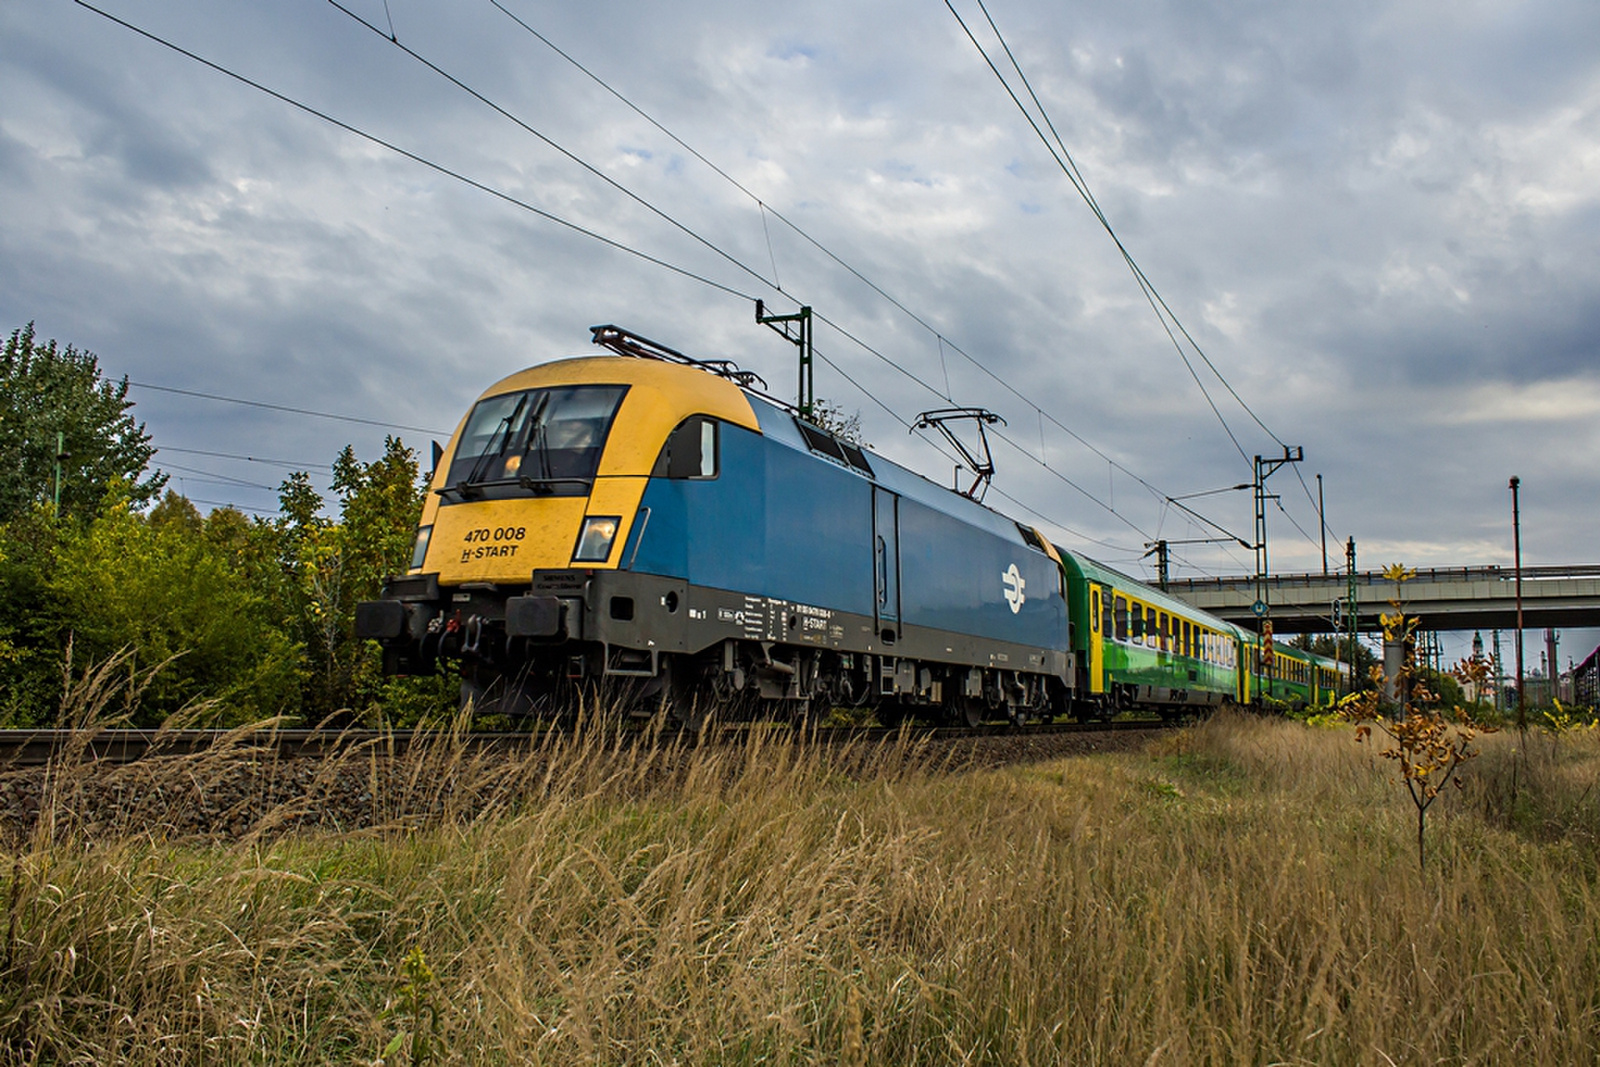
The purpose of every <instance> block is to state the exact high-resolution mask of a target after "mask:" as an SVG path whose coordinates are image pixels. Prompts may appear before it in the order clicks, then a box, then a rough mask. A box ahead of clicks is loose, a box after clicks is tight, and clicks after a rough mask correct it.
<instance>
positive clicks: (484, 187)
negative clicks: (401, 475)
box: [75, 0, 1161, 533]
mask: <svg viewBox="0 0 1600 1067" xmlns="http://www.w3.org/2000/svg"><path fill="white" fill-rule="evenodd" d="M75 3H77V4H78V6H81V7H83V8H85V9H86V10H89V11H91V12H93V13H95V14H97V15H100V16H101V17H102V18H105V19H107V20H108V21H111V22H113V23H115V24H117V25H120V26H123V27H124V28H126V29H128V30H130V31H132V32H134V33H137V34H139V35H140V36H142V37H144V38H146V39H148V40H150V41H152V42H153V43H156V44H159V45H161V46H163V47H165V48H168V49H170V50H172V51H174V52H176V53H178V54H180V55H182V56H184V57H185V58H188V59H191V60H193V61H195V62H197V63H200V64H201V65H203V66H206V67H207V68H209V69H212V70H214V71H216V72H218V73H220V74H223V75H224V76H227V77H229V78H231V79H233V80H235V81H238V82H240V83H241V84H244V85H247V86H249V87H250V88H254V89H256V90H257V91H259V92H262V93H264V94H266V95H268V96H271V97H273V98H274V99H277V100H279V101H281V102H283V103H285V104H288V105H289V106H291V107H294V108H296V109H297V110H300V111H302V112H304V113H306V114H309V115H311V116H313V117H315V118H318V119H320V120H322V121H324V122H327V123H329V124H331V125H333V126H335V127H337V128H339V129H342V130H344V131H346V132H348V133H351V134H353V135H355V136H357V137H360V138H362V139H364V140H366V141H368V142H370V143H373V144H375V145H378V146H379V147H381V148H384V149H386V150H388V151H391V152H393V153H395V154H397V155H400V156H402V157H404V158H407V159H409V160H412V161H413V162H416V163H418V164H419V165H422V166H424V167H427V168H429V169H431V170H434V171H435V172H437V173H440V174H442V175H444V176H446V177H449V178H451V179H453V180H456V181H459V182H461V183H463V184H465V185H467V186H469V187H471V188H475V189H478V190H479V191H482V192H485V193H488V194H490V195H491V196H494V197H496V198H497V199H500V200H502V201H504V202H507V203H509V204H511V205H512V206H515V207H518V208H521V209H523V210H525V211H528V212H530V213H532V214H534V215H536V216H538V217H540V218H543V219H546V220H547V221H551V222H554V223H556V224H558V225H560V226H563V227H565V228H568V229H570V230H573V231H574V232H577V233H579V234H581V235H583V236H587V237H590V238H592V239H594V240H597V241H599V242H600V243H603V244H605V245H607V246H609V247H612V248H614V249H616V250H618V251H622V252H625V253H627V254H630V255H633V256H635V257H637V258H640V259H642V260H644V261H646V262H649V263H652V264H653V265H656V266H660V267H662V268H664V269H666V270H669V271H671V272H673V273H676V274H678V275H680V276H683V277H686V278H689V279H691V280H694V281H698V282H700V283H702V284H704V285H707V286H709V287H711V288H713V289H716V290H718V291H721V292H723V293H726V294H729V295H732V296H736V297H738V298H740V299H742V300H746V301H753V299H754V298H753V296H751V294H749V293H746V292H742V291H740V290H739V289H737V288H735V287H733V286H730V285H727V284H724V283H722V282H719V281H717V280H715V279H712V278H709V277H707V276H705V275H703V274H700V273H698V272H695V271H691V270H688V269H686V268H683V267H680V266H678V265H676V264H674V263H671V262H669V261H667V260H664V259H662V258H660V257H657V256H654V255H651V254H649V253H646V252H643V251H642V250H640V249H638V248H635V247H633V246H631V245H628V244H627V243H625V242H622V241H620V240H617V239H614V238H610V237H608V236H606V235H604V234H601V233H598V232H596V231H594V230H592V229H590V228H588V227H584V226H581V225H579V224H577V223H574V222H571V221H570V220H567V219H564V218H561V217H560V216H557V215H555V214H553V213H551V212H548V211H545V210H543V209H541V208H538V207H537V206H535V205H532V204H530V203H528V202H526V201H524V200H521V199H519V198H517V197H514V196H511V195H510V194H508V193H505V192H504V191H502V190H499V189H496V188H494V187H492V186H490V185H488V184H486V183H484V182H480V181H478V180H476V179H473V178H471V177H469V176H467V175H465V174H463V173H461V172H459V171H456V170H454V169H452V168H450V167H447V166H445V165H443V164H440V163H438V162H436V161H434V160H431V159H429V158H427V157H425V156H422V155H420V154H419V153H416V152H413V151H410V150H408V149H405V148H402V147H400V146H399V145H397V144H394V143H393V142H390V141H388V140H385V139H384V138H381V137H378V136H376V135H374V134H371V133H369V132H367V131H365V130H362V129H360V128H359V127H356V126H354V125H352V124H350V123H347V122H344V121H343V120H340V119H337V118H335V117H333V116H332V115H330V114H328V113H327V112H325V111H322V110H320V109H318V108H315V107H312V106H310V105H308V104H305V103H303V102H301V101H298V100H295V99H294V98H292V97H289V96H287V95H286V94H284V93H281V92H278V91H277V90H274V89H271V88H270V87H268V86H266V85H264V84H262V83H260V82H258V81H256V80H254V79H251V78H249V77H247V76H244V75H242V74H240V73H238V72H235V71H233V70H230V69H229V68H227V67H224V66H222V65H221V64H218V63H216V62H213V61H211V60H209V59H206V58H205V57H203V56H200V55H198V54H196V53H194V52H192V51H190V50H188V49H185V48H183V47H181V46H179V45H177V44H175V43H174V42H171V41H169V40H167V39H165V38H163V37H160V36H159V35H156V34H154V33H151V32H150V31H147V30H145V29H143V28H141V27H139V26H136V25H134V24H132V23H130V22H128V21H127V20H125V19H122V18H119V17H118V16H116V15H113V14H111V13H109V12H107V11H104V10H103V9H101V8H99V7H96V6H95V5H93V4H90V3H88V2H86V0H75ZM334 6H336V7H338V6H339V5H337V4H335V5H334ZM497 6H498V5H497ZM340 10H341V11H345V13H346V14H349V12H348V11H346V9H344V8H342V7H341V8H340ZM351 17H352V18H355V17H356V16H353V15H352V16H351ZM357 21H361V22H362V24H363V25H366V26H367V27H368V28H369V29H375V28H374V27H371V26H370V24H368V23H365V22H364V21H363V20H360V19H357ZM376 32H379V33H380V35H381V31H376ZM402 47H403V46H402ZM408 52H409V50H408ZM418 58H419V59H420V57H418ZM424 62H425V61H424ZM429 65H430V66H432V64H429ZM434 69H437V68H434ZM440 73H441V75H443V76H445V77H449V75H445V74H444V72H443V71H440ZM451 80H452V81H455V82H456V84H458V85H459V84H461V83H460V82H459V81H457V80H456V79H453V78H452V79H451ZM462 88H463V89H466V91H468V92H473V91H472V90H470V89H467V87H466V86H464V85H462ZM473 95H474V96H475V97H477V98H478V99H480V100H483V102H484V103H485V104H488V105H490V106H494V107H495V110H497V111H498V112H500V113H501V114H503V115H505V116H506V117H507V118H511V119H513V120H514V121H517V120H515V119H514V116H511V115H509V113H507V112H505V111H504V109H501V108H499V107H498V106H495V105H493V104H492V102H490V101H488V100H487V99H486V98H483V97H482V96H481V94H477V93H475V92H473ZM519 125H523V126H524V127H525V128H528V129H529V132H531V133H536V131H533V130H532V129H531V127H526V124H523V123H520V121H519ZM546 140H548V139H546ZM557 147H559V146H557ZM563 151H564V150H563ZM564 154H567V155H568V156H569V157H570V158H573V159H574V161H576V162H580V163H581V160H577V159H576V157H573V156H572V155H571V153H564ZM590 169H592V168H590ZM610 184H613V185H616V183H610ZM617 188H619V190H621V187H620V186H617ZM621 191H624V192H627V191H626V190H621ZM628 195H630V196H632V197H633V198H634V199H636V200H639V202H641V203H644V201H643V200H642V198H638V197H637V196H635V195H634V194H631V193H629V194H628ZM646 206H649V205H646ZM651 210H652V211H654V212H655V213H656V214H658V215H660V216H661V217H663V218H664V219H667V220H668V221H672V222H674V225H678V226H679V228H680V229H684V231H685V232H686V233H691V235H692V236H695V237H696V239H697V240H699V241H700V242H701V243H702V244H706V245H707V246H708V247H711V248H712V249H713V250H714V251H716V252H718V254H719V255H721V256H722V257H723V258H724V259H726V260H728V261H729V262H730V263H732V264H733V265H735V266H736V267H737V268H738V269H740V270H741V271H743V272H745V273H747V274H748V275H750V276H751V277H752V278H755V279H756V280H758V281H760V282H761V283H762V284H763V285H766V286H769V287H771V288H773V289H775V290H777V286H776V284H775V281H769V280H767V279H766V278H764V277H763V276H762V275H761V274H760V272H759V271H756V270H754V269H753V268H750V267H748V266H747V265H745V264H743V263H741V262H739V261H738V260H737V259H736V258H735V257H732V256H730V255H729V254H727V253H726V252H723V251H722V250H721V249H717V248H716V247H715V246H714V245H711V244H710V243H709V242H707V241H705V239H704V238H701V237H699V236H698V235H694V234H692V231H689V230H687V229H686V228H684V227H682V226H681V225H679V224H677V223H676V222H675V221H674V220H672V219H671V218H670V216H668V215H666V214H665V213H664V212H660V211H659V210H658V209H655V208H653V207H652V208H651ZM773 214H774V217H779V218H781V216H779V215H778V213H777V212H773ZM784 221H785V222H787V220H784ZM819 247H820V246H819ZM828 254H829V255H830V256H832V254H831V253H828ZM832 258H834V259H835V260H838V257H836V256H833V257H832ZM838 261H839V262H840V263H841V265H844V266H845V267H846V268H847V269H849V270H850V271H851V273H852V274H855V275H857V276H858V277H861V278H862V280H863V281H866V282H867V283H868V284H869V285H871V287H872V288H873V289H874V290H876V291H878V292H880V293H881V294H882V295H884V296H885V297H886V298H888V299H890V301H891V302H892V303H894V304H895V305H896V306H897V307H900V308H901V309H902V310H906V311H907V313H908V314H912V313H910V312H909V310H908V309H905V308H904V305H902V304H900V303H899V302H898V301H895V300H893V298H891V297H888V294H887V293H883V291H882V290H881V289H879V288H878V287H877V286H876V285H873V284H872V283H871V282H870V281H868V280H867V279H865V277H864V276H861V275H860V273H859V272H858V271H855V270H854V269H853V268H849V267H848V264H843V261H842V260H838ZM778 291H780V292H781V290H778ZM785 295H787V294H785ZM912 317H913V318H916V319H917V321H919V322H922V324H923V325H924V326H927V324H926V322H924V321H923V320H921V319H920V318H918V317H917V316H915V315H914V314H913V315H912ZM819 318H821V320H822V321H823V322H825V323H827V324H828V325H829V326H831V327H832V328H834V329H835V330H837V331H838V332H839V333H840V334H841V335H842V336H844V337H846V338H847V339H849V340H851V341H852V343H854V344H856V345H858V346H860V347H862V348H863V349H864V350H866V351H868V352H870V353H871V354H873V355H874V356H876V357H877V358H879V359H880V360H883V361H884V362H885V363H887V364H888V365H889V366H891V367H893V368H894V369H896V370H897V371H899V372H900V373H902V374H904V375H906V376H908V377H910V378H911V379H912V380H914V381H916V382H917V383H918V384H920V385H922V386H923V387H924V388H926V389H928V390H929V391H930V392H932V393H934V394H935V395H938V396H943V397H946V398H947V399H948V390H946V391H945V392H943V393H941V392H940V391H939V390H938V389H937V388H936V387H933V386H931V385H930V384H929V383H927V382H925V381H923V380H922V379H921V378H920V377H918V376H916V375H915V374H914V373H912V372H910V371H908V370H907V369H906V368H905V367H903V366H901V365H900V364H899V363H897V362H895V361H894V360H891V359H889V358H888V357H886V356H885V355H884V354H883V353H881V352H879V351H878V350H877V349H875V348H873V347H872V346H871V345H869V344H867V343H866V342H865V341H863V340H862V339H861V338H859V337H856V336H855V335H854V334H853V333H851V332H850V331H849V330H847V329H845V328H844V327H843V326H842V325H840V324H838V323H835V322H832V321H831V320H828V319H827V318H825V317H822V316H819ZM929 328H930V329H931V327H929ZM934 332H935V334H936V336H939V337H940V338H941V340H942V342H943V343H950V345H951V347H952V348H954V349H955V350H956V351H957V352H958V353H960V354H961V355H963V356H964V357H965V358H967V359H968V360H969V361H970V362H973V363H974V365H977V366H979V367H982V364H980V363H977V361H975V360H973V359H972V357H971V356H970V355H968V354H967V353H966V352H965V351H964V350H962V349H961V348H960V347H959V346H958V345H955V344H954V343H953V342H949V341H948V339H947V338H943V337H942V334H938V333H937V331H934ZM828 362H829V365H830V366H832V367H833V368H834V369H835V370H838V369H839V368H838V365H837V364H836V363H835V362H833V361H828ZM982 369H984V370H985V372H986V373H988V374H989V375H990V376H991V377H993V378H995V380H996V381H998V382H1000V384H1002V385H1004V386H1005V387H1006V388H1008V389H1010V390H1011V391H1012V392H1013V393H1014V394H1015V395H1017V396H1018V397H1019V398H1021V399H1023V400H1024V401H1025V402H1026V403H1028V405H1029V406H1031V407H1034V408H1035V410H1037V411H1039V412H1040V413H1041V416H1042V417H1044V418H1048V419H1049V420H1050V421H1051V422H1052V424H1054V425H1056V426H1058V427H1060V428H1061V429H1063V430H1064V431H1065V432H1067V433H1068V434H1070V435H1071V436H1072V437H1073V438H1074V439H1076V440H1078V441H1079V442H1080V443H1083V444H1084V445H1085V446H1086V447H1089V448H1091V450H1093V451H1095V452H1096V453H1097V454H1099V455H1101V456H1104V453H1101V452H1100V451H1099V450H1098V449H1095V448H1094V446H1092V445H1091V444H1089V443H1088V442H1087V441H1085V440H1084V439H1083V438H1082V437H1081V436H1079V435H1078V434H1077V433H1076V432H1075V431H1072V430H1071V429H1070V428H1068V427H1066V426H1065V425H1064V424H1062V423H1061V422H1060V420H1058V419H1057V418H1055V416H1053V415H1051V414H1049V413H1048V412H1045V411H1043V409H1042V408H1040V407H1039V406H1038V405H1036V404H1033V403H1032V402H1031V401H1027V400H1026V398H1024V397H1022V395H1021V394H1020V393H1018V392H1017V390H1016V389H1015V388H1014V387H1012V386H1010V384H1009V383H1006V382H1004V380H1003V379H1000V378H999V377H998V375H995V374H994V373H993V372H992V371H990V370H989V369H988V368H986V367H983V368H982ZM843 376H844V377H845V378H846V380H847V381H850V383H851V384H852V386H854V387H855V388H857V389H858V390H861V391H862V392H863V393H864V395H868V396H869V397H870V398H871V399H873V400H874V401H875V402H877V403H880V404H881V403H882V402H881V401H879V400H878V399H877V398H876V397H873V396H871V394H870V393H866V391H865V390H862V388H861V386H860V384H859V383H857V382H855V381H854V380H853V379H851V378H850V377H849V376H848V375H843ZM140 384H141V387H143V388H153V389H158V390H162V391H167V392H172V393H178V394H182V395H193V396H199V397H205V398H207V399H214V400H225V401H229V402H235V403H244V404H249V405H251V406H256V407H263V408H270V409H276V410H283V411H291V412H296V413H300V414H307V415H315V416H319V417H325V418H337V419H343V420H345V421H351V422H358V423H364V424H368V425H377V426H386V427H389V428H394V429H407V430H415V431H418V432H425V433H433V434H444V433H446V432H447V431H441V430H435V429H428V428H423V427H414V426H413V427H407V426H394V425H392V424H388V423H384V422H380V421H378V420H371V419H361V418H356V417H349V416H340V415H336V414H332V413H327V412H316V411H309V410H306V409H300V408H294V407H292V406H289V405H277V404H270V403H267V402H262V401H249V400H243V399H241V398H235V397H224V396H220V395H217V394H208V393H201V392H199V391H195V390H181V389H176V388H173V387H167V386H158V385H154V384H153V383H140ZM896 418H897V420H898V421H901V422H902V423H904V421H905V420H903V419H900V418H899V417H898V416H896ZM1024 451H1025V450H1024ZM1104 458H1106V459H1107V461H1108V462H1109V463H1111V464H1112V465H1113V466H1114V467H1115V468H1117V469H1120V470H1122V471H1123V472H1124V473H1126V474H1128V475H1129V476H1130V477H1132V478H1134V479H1135V480H1137V481H1138V482H1139V483H1140V484H1141V485H1142V486H1144V487H1145V488H1146V489H1148V490H1149V491H1150V492H1152V494H1155V495H1157V496H1159V495H1161V494H1160V493H1159V490H1156V489H1155V487H1154V486H1152V485H1150V483H1148V482H1147V481H1145V480H1144V479H1143V478H1141V477H1139V476H1138V475H1137V474H1134V473H1133V472H1132V471H1128V470H1127V469H1126V468H1125V467H1122V466H1121V465H1120V464H1117V463H1116V462H1115V461H1114V460H1112V459H1111V458H1110V457H1108V456H1104ZM1040 461H1041V465H1042V466H1044V467H1045V468H1046V469H1047V470H1049V471H1050V472H1051V473H1053V474H1055V475H1056V476H1057V477H1061V478H1062V480H1063V481H1065V482H1066V483H1067V484H1069V485H1072V486H1073V488H1075V489H1077V490H1078V491H1079V492H1082V493H1084V495H1085V497H1086V498H1087V499H1090V500H1092V501H1094V502H1096V503H1097V504H1099V505H1100V506H1101V507H1104V508H1106V510H1107V511H1109V512H1111V513H1112V514H1114V515H1118V517H1119V519H1120V520H1121V521H1123V522H1125V523H1127V524H1128V525H1130V526H1131V527H1132V528H1133V529H1134V530H1135V531H1136V532H1140V533H1143V531H1142V530H1140V529H1139V528H1138V527H1137V525H1135V524H1133V523H1132V522H1131V520H1129V519H1127V518H1126V516H1122V515H1120V514H1119V513H1117V512H1116V511H1115V509H1114V508H1111V507H1110V506H1109V505H1107V504H1105V503H1103V502H1101V501H1099V500H1098V498H1096V497H1094V496H1093V494H1090V493H1088V492H1087V491H1085V490H1083V489H1082V487H1081V486H1078V485H1076V483H1074V482H1072V481H1071V480H1070V479H1066V478H1065V477H1064V476H1062V475H1061V474H1060V472H1059V471H1056V470H1055V469H1054V468H1053V467H1051V466H1050V465H1049V464H1048V462H1047V461H1046V460H1044V458H1043V457H1042V456H1041V457H1040Z"/></svg>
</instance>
